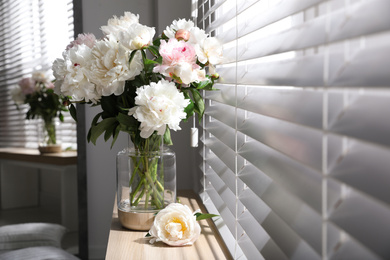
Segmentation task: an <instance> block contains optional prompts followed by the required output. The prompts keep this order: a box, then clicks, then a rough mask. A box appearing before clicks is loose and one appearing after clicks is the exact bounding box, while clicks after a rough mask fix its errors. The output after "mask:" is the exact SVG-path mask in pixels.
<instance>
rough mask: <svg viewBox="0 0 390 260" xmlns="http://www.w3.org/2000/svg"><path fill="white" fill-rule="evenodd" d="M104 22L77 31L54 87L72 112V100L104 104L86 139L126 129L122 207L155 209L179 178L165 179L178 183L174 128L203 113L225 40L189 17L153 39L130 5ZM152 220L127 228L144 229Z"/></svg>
mask: <svg viewBox="0 0 390 260" xmlns="http://www.w3.org/2000/svg"><path fill="white" fill-rule="evenodd" d="M101 29H102V31H103V34H104V37H103V38H102V39H101V40H96V38H95V36H94V35H92V34H80V35H79V36H78V37H77V39H76V40H75V41H73V42H72V43H71V44H69V45H68V46H67V48H66V50H65V51H64V52H63V58H62V59H57V60H56V61H55V62H54V63H53V67H52V68H53V72H54V76H55V78H56V82H55V86H56V88H55V89H56V92H57V93H60V94H61V95H63V96H64V97H66V98H68V99H69V101H70V102H71V104H70V106H69V109H70V112H71V115H72V116H73V117H74V118H75V117H76V110H75V106H74V105H73V103H84V104H90V105H92V106H100V107H101V112H99V113H98V114H97V115H96V116H95V117H94V119H93V120H92V123H91V128H90V130H89V132H88V136H87V139H88V141H90V142H92V143H93V144H95V143H96V140H97V138H99V136H101V135H103V136H104V139H105V141H108V140H109V139H110V138H112V144H114V143H115V141H116V139H117V137H118V135H119V133H120V132H122V133H126V134H127V135H128V136H129V140H130V141H131V142H130V143H131V146H132V148H126V149H125V150H123V151H122V152H120V153H119V154H118V157H117V174H118V176H117V200H118V201H117V203H118V209H123V212H128V213H139V212H141V211H142V213H148V214H150V213H152V215H153V214H154V213H155V212H156V211H159V210H161V209H162V208H164V207H165V206H166V205H167V204H169V203H172V202H175V200H176V185H175V184H174V185H172V186H170V187H169V185H170V184H168V181H167V180H168V179H169V180H170V181H171V183H175V158H176V156H175V154H174V153H173V152H172V151H170V150H169V149H168V148H167V146H168V145H171V144H172V140H171V136H170V130H174V131H177V130H180V129H181V128H180V126H179V124H180V122H181V121H183V120H184V121H186V120H188V119H189V118H190V117H192V116H194V115H195V114H197V115H198V118H199V120H201V118H202V116H203V113H204V103H203V98H202V95H201V91H202V90H214V88H213V85H214V81H215V80H216V79H217V78H218V76H217V74H216V73H215V70H214V65H215V64H217V63H218V62H219V61H220V59H221V58H222V49H221V45H220V44H219V42H218V41H217V40H216V39H215V38H213V37H209V36H208V35H207V34H206V33H205V32H204V31H203V30H201V29H199V28H198V27H196V26H194V23H193V22H191V21H186V20H184V19H180V20H175V21H173V23H172V24H171V25H170V26H168V27H167V28H166V30H164V32H163V33H162V34H161V35H160V36H158V37H157V38H155V39H154V36H155V30H154V28H151V27H148V26H145V25H142V24H140V23H139V17H138V15H134V14H132V13H130V12H125V13H124V15H123V16H121V17H119V18H118V17H116V16H114V17H113V18H111V19H109V20H108V23H107V25H105V26H102V27H101ZM167 158H171V159H172V160H173V163H172V164H171V165H168V163H167V162H168V161H169V160H168V159H167ZM172 160H171V161H172ZM169 171H172V172H174V173H171V174H168V172H169ZM168 175H173V176H170V177H168ZM129 218H130V217H129ZM131 218H133V216H132V217H131ZM126 219H128V218H127V217H126V218H124V219H123V221H126ZM123 221H122V225H124V226H126V223H124V222H123ZM148 225H149V226H148V227H145V228H143V227H138V228H137V227H130V228H133V229H144V230H147V229H149V228H150V225H151V222H150V224H148Z"/></svg>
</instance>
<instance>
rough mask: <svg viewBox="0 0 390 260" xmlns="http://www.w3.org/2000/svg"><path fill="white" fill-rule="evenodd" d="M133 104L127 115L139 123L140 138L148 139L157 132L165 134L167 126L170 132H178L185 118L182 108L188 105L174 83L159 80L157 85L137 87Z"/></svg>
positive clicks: (187, 101)
mask: <svg viewBox="0 0 390 260" xmlns="http://www.w3.org/2000/svg"><path fill="white" fill-rule="evenodd" d="M136 94H137V96H136V98H135V104H136V106H135V107H133V108H131V109H130V111H129V115H133V116H134V118H136V119H137V120H138V121H139V122H141V125H140V130H141V134H140V135H141V137H142V138H148V137H149V136H151V135H152V134H153V132H154V131H157V133H158V134H159V135H163V134H164V133H165V130H166V127H167V126H168V127H169V128H170V129H172V130H175V131H176V130H180V129H181V128H180V127H179V124H180V122H181V120H182V119H184V118H186V113H185V112H184V108H185V107H187V106H188V104H189V103H190V102H189V100H188V99H185V98H184V95H183V93H180V92H179V91H178V90H177V88H176V86H175V83H173V82H169V81H166V80H161V81H159V82H157V83H154V82H152V83H151V84H150V85H146V86H142V87H139V88H138V89H137V91H136Z"/></svg>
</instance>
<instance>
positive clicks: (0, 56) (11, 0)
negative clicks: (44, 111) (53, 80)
mask: <svg viewBox="0 0 390 260" xmlns="http://www.w3.org/2000/svg"><path fill="white" fill-rule="evenodd" d="M0 18H1V19H0V36H1V37H0V147H31V148H35V147H37V141H38V133H37V128H38V120H25V114H26V111H27V105H23V106H21V107H20V110H17V109H16V106H15V105H14V103H13V101H12V99H11V96H10V90H11V89H12V88H14V87H15V86H16V84H17V83H18V81H19V80H20V79H21V78H23V77H28V76H31V73H32V72H33V71H36V70H43V71H47V72H48V74H49V75H51V74H52V72H51V65H52V63H53V61H54V60H55V58H57V57H61V53H62V51H63V50H64V49H65V47H66V45H67V44H68V43H69V42H70V40H72V39H73V4H72V1H71V0H60V1H50V0H27V1H26V0H4V1H1V3H0ZM57 139H58V140H59V141H60V142H61V143H62V145H63V148H67V147H73V148H75V147H76V143H77V140H76V124H75V122H74V121H73V119H72V118H71V117H70V115H69V113H66V114H65V122H64V123H61V124H59V125H58V126H57Z"/></svg>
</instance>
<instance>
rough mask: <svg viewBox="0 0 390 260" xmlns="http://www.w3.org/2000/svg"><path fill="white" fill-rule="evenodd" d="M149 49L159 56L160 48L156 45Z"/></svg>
mask: <svg viewBox="0 0 390 260" xmlns="http://www.w3.org/2000/svg"><path fill="white" fill-rule="evenodd" d="M148 50H149V51H150V52H151V53H152V54H153V55H154V56H159V52H158V48H157V47H156V46H153V45H150V46H149V47H148Z"/></svg>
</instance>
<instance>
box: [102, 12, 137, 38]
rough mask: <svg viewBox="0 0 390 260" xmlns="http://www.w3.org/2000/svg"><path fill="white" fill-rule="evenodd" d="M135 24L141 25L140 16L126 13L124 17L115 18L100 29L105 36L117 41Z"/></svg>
mask: <svg viewBox="0 0 390 260" xmlns="http://www.w3.org/2000/svg"><path fill="white" fill-rule="evenodd" d="M135 23H139V15H138V14H137V15H135V14H132V13H131V12H125V13H124V15H123V16H121V17H119V18H118V17H116V16H114V17H113V18H111V19H109V20H108V22H107V25H106V26H102V27H101V28H100V29H101V30H102V31H103V33H104V34H105V35H111V37H112V40H117V37H118V35H119V34H120V33H121V32H126V31H127V30H128V29H129V28H130V27H131V26H132V25H133V24H135ZM111 37H110V38H111Z"/></svg>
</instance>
